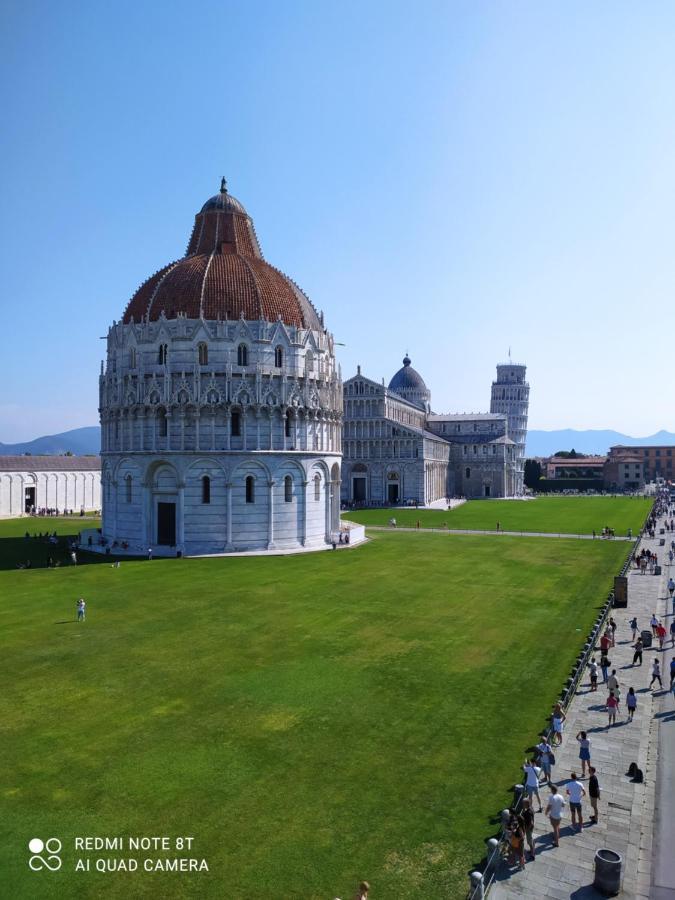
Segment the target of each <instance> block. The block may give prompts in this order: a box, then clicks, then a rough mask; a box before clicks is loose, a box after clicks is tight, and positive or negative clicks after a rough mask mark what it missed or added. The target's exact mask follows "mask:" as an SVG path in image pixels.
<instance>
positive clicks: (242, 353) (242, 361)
mask: <svg viewBox="0 0 675 900" xmlns="http://www.w3.org/2000/svg"><path fill="white" fill-rule="evenodd" d="M237 365H238V366H247V365H248V347H247V346H246V344H239V346H238V347H237Z"/></svg>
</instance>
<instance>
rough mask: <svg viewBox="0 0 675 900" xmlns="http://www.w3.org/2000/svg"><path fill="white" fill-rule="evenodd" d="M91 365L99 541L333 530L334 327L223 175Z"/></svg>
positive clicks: (268, 545)
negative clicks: (96, 373)
mask: <svg viewBox="0 0 675 900" xmlns="http://www.w3.org/2000/svg"><path fill="white" fill-rule="evenodd" d="M107 342H108V343H107V364H106V366H105V369H103V367H102V371H101V377H100V415H101V442H102V447H101V457H102V472H101V480H102V510H103V513H102V514H103V527H102V531H103V540H104V541H105V542H106V545H107V546H111V545H113V544H115V545H116V546H120V547H123V546H124V547H127V548H128V549H129V550H132V551H133V550H134V549H141V550H143V551H144V552H145V551H146V550H147V549H148V548H153V550H154V551H155V552H159V553H165V554H174V553H177V552H181V553H184V554H188V555H190V554H200V553H227V552H235V551H267V550H274V549H276V548H278V549H300V548H306V549H320V548H323V547H325V546H326V545H327V543H328V542H330V540H331V537H332V535H333V534H334V533H335V532H336V531H338V530H339V502H340V465H341V445H342V444H341V435H342V384H341V379H340V372H339V368H338V367H337V365H336V360H335V353H334V342H333V337H332V335H331V334H330V333H329V332H328V331H327V329H326V328H325V327H324V324H323V315H319V314H318V313H317V311H316V310H315V308H314V307H313V306H312V304H311V302H310V301H309V299H308V298H307V296H306V295H305V294H304V293H303V291H302V290H301V289H300V288H299V287H298V286H297V285H296V284H295V283H294V282H293V281H292V280H291V279H290V278H288V276H286V275H284V274H283V272H280V271H279V270H278V269H276V268H274V267H273V266H271V265H270V264H269V263H267V262H266V261H265V260H264V259H263V255H262V253H261V250H260V245H259V243H258V238H257V236H256V233H255V228H254V226H253V222H252V220H251V218H250V216H249V215H248V213H247V212H246V210H245V208H244V207H243V206H242V204H241V203H240V202H239V201H238V200H236V199H235V198H234V197H232V196H231V195H230V194H229V193H228V191H227V187H226V183H225V180H224V179H223V181H222V183H221V190H220V193H219V194H217V195H216V196H215V197H212V198H211V199H210V200H207V202H206V203H205V204H204V205H203V207H202V208H201V210H200V211H199V212H198V213H197V215H196V216H195V223H194V227H193V229H192V234H191V236H190V240H189V243H188V247H187V252H186V254H185V256H184V257H182V258H181V259H179V260H177V261H175V262H171V263H169V264H168V265H165V266H163V267H162V268H161V269H159V271H157V272H156V273H155V274H154V275H152V276H151V277H150V278H149V279H148V280H147V281H146V282H145V283H144V284H142V285H141V287H140V288H139V289H138V290H137V291H136V293H135V294H134V296H133V297H132V298H131V300H130V301H129V303H128V305H127V307H126V310H125V311H124V314H123V316H122V319H121V320H120V321H119V322H114V323H113V325H112V327H111V328H110V330H109V332H108V337H107Z"/></svg>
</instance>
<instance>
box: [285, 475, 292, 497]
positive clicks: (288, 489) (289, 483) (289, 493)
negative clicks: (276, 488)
mask: <svg viewBox="0 0 675 900" xmlns="http://www.w3.org/2000/svg"><path fill="white" fill-rule="evenodd" d="M284 500H285V501H286V503H292V502H293V479H292V478H291V476H290V475H287V476H286V477H285V478H284Z"/></svg>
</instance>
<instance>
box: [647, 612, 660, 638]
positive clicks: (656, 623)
mask: <svg viewBox="0 0 675 900" xmlns="http://www.w3.org/2000/svg"><path fill="white" fill-rule="evenodd" d="M649 624H650V625H651V626H652V637H656V629H657V628H658V627H659V620H658V619H657V618H656V613H652V618H651V620H650V622H649Z"/></svg>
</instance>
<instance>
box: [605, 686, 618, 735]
mask: <svg viewBox="0 0 675 900" xmlns="http://www.w3.org/2000/svg"><path fill="white" fill-rule="evenodd" d="M618 705H619V704H618V702H617V699H616V697H615V696H614V691H610V692H609V697H608V698H607V727H608V728H609V727H610V726H611V725H616V709H617V706H618Z"/></svg>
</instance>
